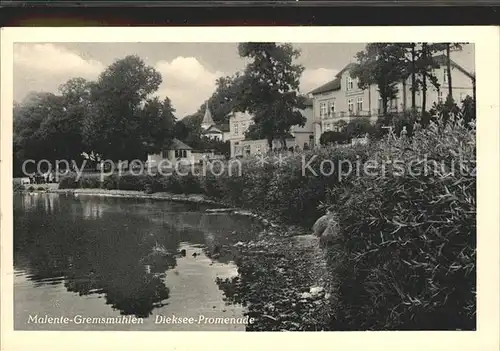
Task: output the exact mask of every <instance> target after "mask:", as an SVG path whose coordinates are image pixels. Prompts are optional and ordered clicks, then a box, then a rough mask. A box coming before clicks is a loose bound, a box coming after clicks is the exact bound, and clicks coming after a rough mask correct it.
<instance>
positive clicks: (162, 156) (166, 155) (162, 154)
mask: <svg viewBox="0 0 500 351" xmlns="http://www.w3.org/2000/svg"><path fill="white" fill-rule="evenodd" d="M161 158H166V159H168V151H167V150H163V151H162V152H161Z"/></svg>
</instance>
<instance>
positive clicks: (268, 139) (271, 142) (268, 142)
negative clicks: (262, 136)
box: [267, 137, 273, 151]
mask: <svg viewBox="0 0 500 351" xmlns="http://www.w3.org/2000/svg"><path fill="white" fill-rule="evenodd" d="M267 146H269V151H273V138H272V137H268V138H267Z"/></svg>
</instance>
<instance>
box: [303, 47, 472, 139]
mask: <svg viewBox="0 0 500 351" xmlns="http://www.w3.org/2000/svg"><path fill="white" fill-rule="evenodd" d="M434 59H435V61H436V63H438V64H439V68H436V69H434V71H433V74H434V75H435V76H436V77H437V80H438V83H439V86H440V88H439V89H437V88H435V87H434V86H433V85H432V84H431V83H430V82H429V81H428V82H427V92H426V110H429V109H430V108H431V107H432V105H433V103H435V102H436V103H438V102H440V101H444V100H445V99H446V96H447V94H448V81H447V79H448V76H447V72H446V61H447V58H446V56H445V55H438V56H436V57H434ZM353 65H354V64H352V63H350V64H348V65H346V66H345V67H344V69H342V70H341V71H340V72H339V73H338V74H337V75H336V76H335V77H334V78H333V79H332V80H331V81H329V82H327V83H325V84H323V85H321V86H320V87H318V88H316V89H314V90H313V91H311V93H310V94H311V95H312V96H313V123H314V139H315V143H316V144H319V139H320V137H321V134H322V133H324V132H326V131H330V130H335V128H336V124H337V122H339V121H340V120H343V121H345V122H349V121H351V120H353V119H358V118H367V119H369V120H370V121H371V122H372V123H373V122H375V121H376V119H377V118H378V116H380V115H382V113H383V109H382V99H381V98H380V94H379V93H378V87H377V86H376V85H372V86H370V87H369V88H368V89H360V88H359V87H358V82H357V79H354V78H352V77H351V75H350V71H351V69H352V67H353ZM451 76H452V84H453V86H452V91H453V97H454V99H455V100H456V101H457V102H460V101H461V100H463V99H464V98H465V97H466V96H467V95H469V96H471V97H472V95H473V80H474V75H473V74H472V73H470V72H468V71H467V70H465V69H464V68H463V67H461V66H460V65H458V64H457V63H456V62H454V61H453V60H452V61H451ZM410 88H411V77H408V79H407V80H406V81H405V82H404V83H403V82H401V83H398V84H397V89H398V95H397V97H396V98H395V99H393V100H392V101H389V103H388V112H393V113H394V112H403V111H405V110H406V109H408V108H410V107H411V99H412V96H411V90H410ZM422 97H423V93H422V91H418V92H417V93H416V96H415V98H416V99H415V103H416V107H417V110H420V109H421V108H422V101H423V99H422Z"/></svg>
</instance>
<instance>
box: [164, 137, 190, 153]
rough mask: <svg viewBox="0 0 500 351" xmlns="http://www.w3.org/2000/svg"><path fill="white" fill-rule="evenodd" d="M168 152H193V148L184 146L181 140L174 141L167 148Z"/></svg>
mask: <svg viewBox="0 0 500 351" xmlns="http://www.w3.org/2000/svg"><path fill="white" fill-rule="evenodd" d="M165 148H166V149H168V150H192V149H193V148H192V147H191V146H189V145H186V144H184V143H183V142H182V141H180V140H179V139H173V140H172V142H171V143H170V144H168V145H166V146H165Z"/></svg>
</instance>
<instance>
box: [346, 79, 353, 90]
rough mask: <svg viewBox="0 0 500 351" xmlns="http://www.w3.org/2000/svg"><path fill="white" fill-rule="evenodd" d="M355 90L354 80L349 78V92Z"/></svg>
mask: <svg viewBox="0 0 500 351" xmlns="http://www.w3.org/2000/svg"><path fill="white" fill-rule="evenodd" d="M353 88H354V80H353V79H352V78H351V77H347V90H352V89H353Z"/></svg>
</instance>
